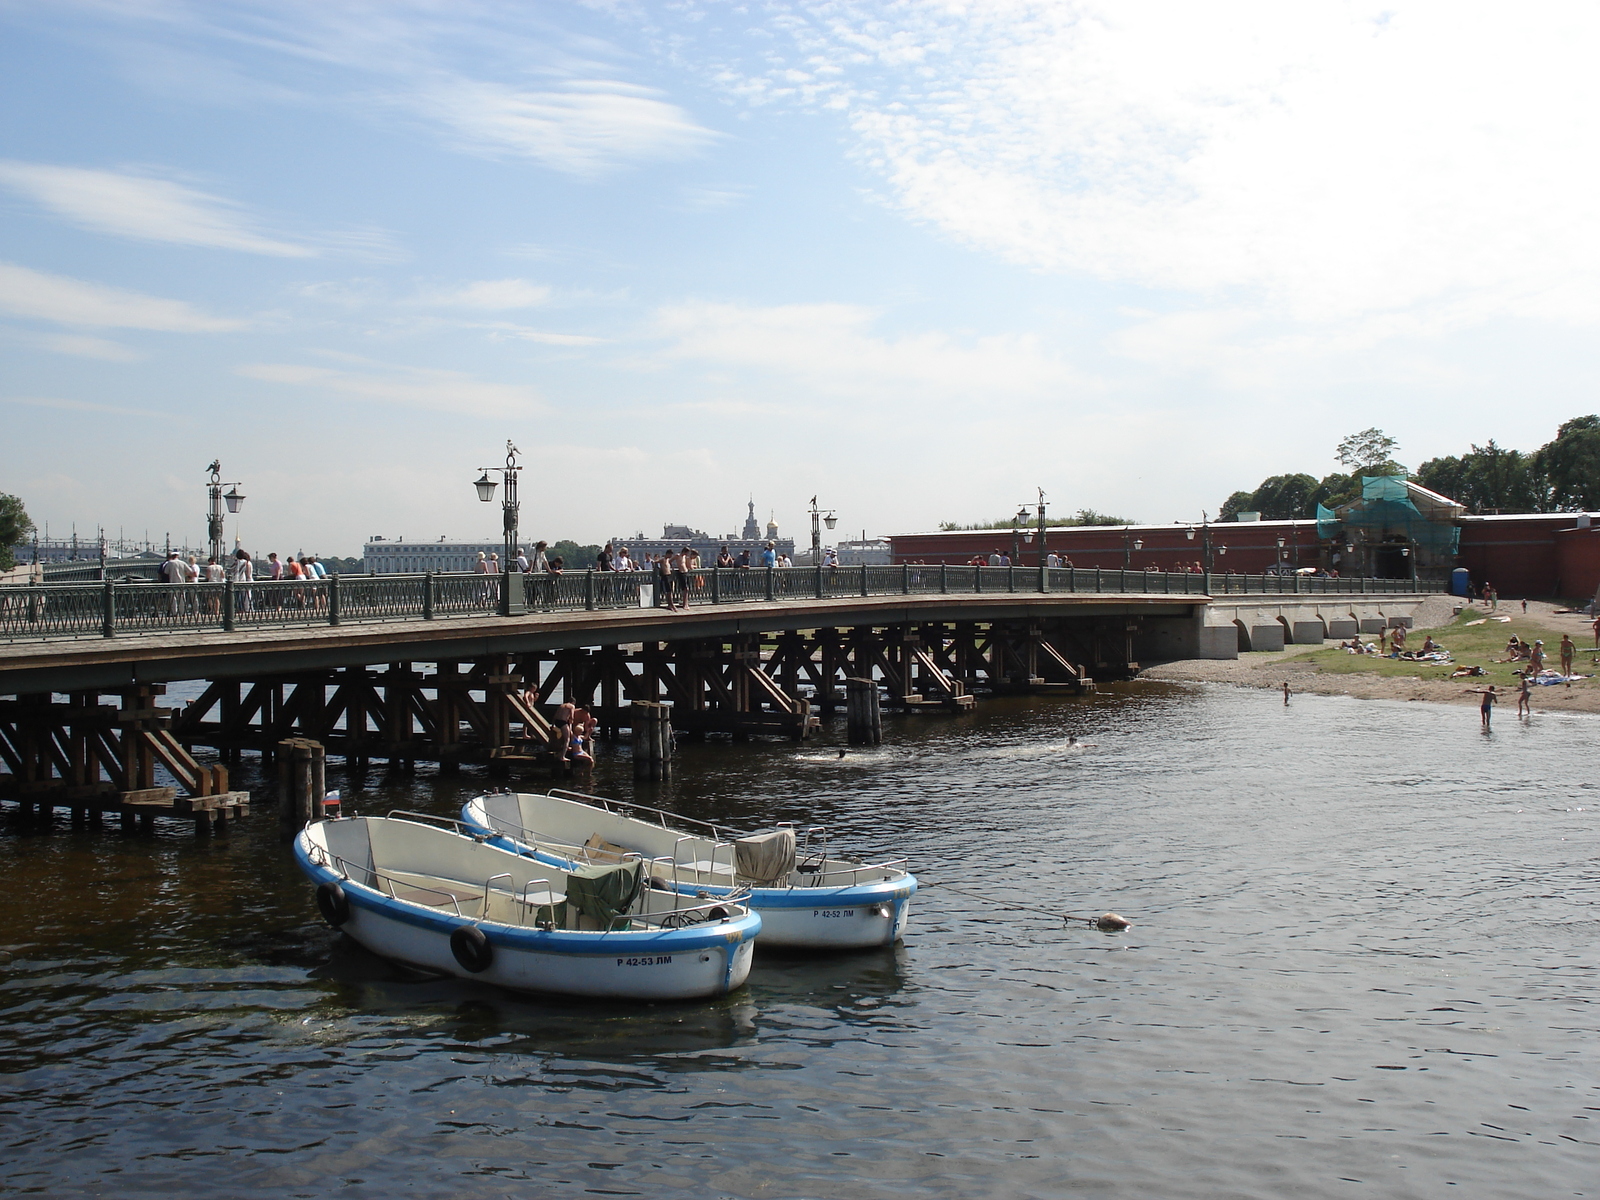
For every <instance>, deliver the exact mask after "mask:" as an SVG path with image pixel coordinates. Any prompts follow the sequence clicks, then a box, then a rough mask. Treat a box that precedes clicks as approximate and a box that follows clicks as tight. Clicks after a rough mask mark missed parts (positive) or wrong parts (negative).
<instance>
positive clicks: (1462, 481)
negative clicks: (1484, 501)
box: [1412, 454, 1467, 504]
mask: <svg viewBox="0 0 1600 1200" xmlns="http://www.w3.org/2000/svg"><path fill="white" fill-rule="evenodd" d="M1412 479H1414V480H1415V481H1416V482H1417V483H1418V484H1419V485H1420V486H1422V487H1425V488H1427V489H1428V490H1429V491H1430V492H1438V493H1439V494H1440V495H1441V496H1449V497H1450V499H1452V500H1460V501H1461V503H1463V504H1465V503H1467V501H1466V500H1465V498H1464V496H1463V493H1464V492H1465V491H1466V473H1465V472H1464V471H1463V470H1462V467H1461V460H1460V459H1459V458H1457V457H1456V456H1455V455H1454V454H1449V455H1446V456H1445V457H1443V458H1430V459H1429V460H1428V461H1427V462H1425V463H1423V464H1422V465H1421V466H1420V467H1418V468H1417V473H1416V474H1415V475H1413V476H1412Z"/></svg>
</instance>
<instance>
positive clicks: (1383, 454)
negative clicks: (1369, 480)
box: [1334, 428, 1405, 475]
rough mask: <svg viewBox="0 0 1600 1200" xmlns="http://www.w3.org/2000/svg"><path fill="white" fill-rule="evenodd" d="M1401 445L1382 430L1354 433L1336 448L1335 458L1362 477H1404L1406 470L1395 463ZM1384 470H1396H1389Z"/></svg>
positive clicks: (1365, 430)
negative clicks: (1395, 455) (1395, 453)
mask: <svg viewBox="0 0 1600 1200" xmlns="http://www.w3.org/2000/svg"><path fill="white" fill-rule="evenodd" d="M1399 448H1400V443H1399V442H1397V441H1395V440H1394V439H1393V438H1392V437H1389V436H1388V435H1387V434H1385V433H1384V432H1383V430H1381V429H1376V428H1374V429H1363V430H1362V431H1361V432H1360V433H1352V434H1351V435H1350V436H1349V437H1347V438H1345V439H1344V440H1343V441H1342V442H1340V443H1339V445H1338V446H1337V447H1335V448H1334V457H1335V458H1337V459H1338V460H1339V462H1340V464H1341V465H1342V466H1346V467H1349V468H1351V470H1352V472H1353V473H1359V474H1362V475H1403V474H1405V468H1404V467H1402V466H1400V464H1399V463H1397V462H1395V461H1394V451H1395V450H1397V449H1399ZM1384 468H1394V469H1393V470H1388V469H1384Z"/></svg>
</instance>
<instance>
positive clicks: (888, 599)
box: [0, 566, 1368, 828]
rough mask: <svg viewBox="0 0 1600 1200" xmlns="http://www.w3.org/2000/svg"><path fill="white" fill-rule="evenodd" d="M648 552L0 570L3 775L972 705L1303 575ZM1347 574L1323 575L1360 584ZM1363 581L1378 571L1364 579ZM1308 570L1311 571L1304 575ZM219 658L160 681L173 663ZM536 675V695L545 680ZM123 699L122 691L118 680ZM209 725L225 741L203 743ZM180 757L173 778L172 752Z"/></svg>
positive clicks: (93, 782) (109, 806)
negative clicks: (668, 581) (50, 582)
mask: <svg viewBox="0 0 1600 1200" xmlns="http://www.w3.org/2000/svg"><path fill="white" fill-rule="evenodd" d="M652 582H653V581H652V578H651V577H650V576H649V575H644V574H635V575H618V574H614V573H604V572H581V573H574V574H567V575H561V576H533V575H526V576H524V575H507V576H503V577H498V578H496V577H484V576H461V575H449V576H426V575H424V576H378V577H353V578H352V577H347V578H345V579H330V580H325V581H320V582H317V583H307V582H303V581H296V582H283V583H265V584H253V585H242V586H239V587H235V586H234V585H232V584H215V585H190V586H183V585H176V586H168V585H158V584H134V583H130V584H75V585H61V586H45V587H42V588H12V589H6V591H5V594H4V595H3V596H0V639H8V640H0V697H4V696H11V697H14V698H13V699H9V700H6V699H0V765H3V766H4V767H5V769H6V773H4V774H0V798H4V799H11V800H14V801H16V802H18V803H20V804H22V805H23V806H24V807H25V808H27V809H30V810H31V809H33V808H36V807H37V808H39V809H41V810H44V809H48V808H51V807H66V808H69V809H71V810H72V811H73V813H74V816H75V817H88V816H89V815H90V814H94V813H99V812H104V811H112V812H117V813H119V814H121V816H122V818H123V820H124V822H125V823H127V822H131V821H133V820H136V819H138V818H140V817H143V818H144V819H145V820H146V822H148V819H149V816H150V815H151V814H153V813H155V812H158V811H160V812H165V813H168V814H172V815H182V816H190V817H193V818H194V819H195V820H196V822H197V824H199V825H200V826H201V827H202V828H209V827H210V824H211V823H212V822H213V821H215V820H217V819H219V818H226V817H230V816H237V815H240V814H241V813H242V812H243V811H244V805H245V804H247V803H248V797H247V796H246V795H244V794H243V793H240V792H234V791H230V790H229V787H228V779H227V767H226V764H227V763H230V762H237V761H238V759H239V756H240V754H241V753H242V752H244V751H251V752H254V753H258V754H260V755H262V756H263V758H264V759H270V758H271V756H272V755H273V754H274V753H275V752H276V747H277V746H278V744H279V743H280V742H282V741H284V740H285V739H287V738H295V737H299V738H311V739H315V740H317V741H319V742H321V743H322V744H323V745H324V746H325V747H326V748H327V750H328V751H329V752H330V753H332V754H335V755H342V756H344V757H345V758H346V760H347V761H348V762H349V763H350V764H351V766H352V767H353V768H354V769H355V770H356V771H357V772H358V773H359V772H361V771H364V770H365V769H366V768H367V766H368V764H369V762H370V760H373V759H383V760H386V761H387V762H388V763H389V764H390V766H391V767H397V768H399V769H402V770H410V769H413V768H414V765H415V763H416V761H417V760H419V759H421V760H424V761H433V762H437V763H438V764H439V765H440V769H441V770H443V771H446V772H453V771H456V770H458V769H459V768H460V766H461V764H463V763H479V764H485V765H487V766H488V767H489V768H490V769H491V770H492V771H495V772H504V771H508V770H511V769H514V768H517V767H519V766H528V765H532V764H535V763H537V762H539V761H540V760H541V759H543V758H544V757H545V755H546V747H547V745H548V742H549V737H550V732H551V726H550V723H549V714H550V711H551V708H552V706H553V705H554V704H555V703H557V702H558V699H559V700H569V701H572V702H574V703H578V704H582V705H584V706H585V707H587V708H589V709H590V711H591V712H593V713H594V714H595V716H596V718H597V719H598V721H599V723H600V727H601V731H602V733H603V734H605V735H610V736H615V735H616V734H617V732H618V731H619V730H620V729H621V728H623V727H625V726H626V725H627V722H628V712H629V706H630V705H631V703H632V702H633V701H636V700H643V701H651V702H661V701H666V702H669V703H670V704H671V709H672V724H673V726H674V727H675V728H676V729H677V730H679V731H680V732H681V733H682V734H685V735H689V736H704V735H706V734H728V735H732V736H734V737H738V738H743V737H749V736H752V735H777V736H783V737H788V738H794V739H803V738H805V737H806V736H808V734H809V733H810V732H811V730H813V729H814V728H815V727H816V726H817V724H818V722H819V718H820V717H823V716H827V715H829V714H830V713H831V712H832V711H833V710H834V708H835V707H836V706H839V705H842V703H843V694H842V684H843V681H844V680H845V679H847V678H866V679H873V680H876V681H878V683H879V685H880V687H881V689H882V690H883V693H884V695H885V697H886V701H885V702H886V704H887V705H889V706H890V707H894V708H898V709H900V710H901V711H908V712H930V711H931V712H961V711H965V710H966V709H968V708H969V707H970V706H971V705H972V703H973V697H974V694H975V693H978V692H982V693H989V694H993V693H999V692H1008V691H1010V692H1015V691H1040V690H1059V691H1064V692H1081V691H1084V690H1087V689H1090V688H1092V687H1093V686H1094V684H1093V681H1094V680H1095V679H1097V678H1098V679H1102V680H1103V679H1107V678H1123V677H1126V676H1127V675H1129V674H1130V673H1132V672H1135V671H1136V670H1137V669H1138V663H1139V661H1140V657H1141V656H1148V657H1149V658H1176V657H1185V656H1191V655H1193V654H1196V653H1198V650H1197V649H1196V647H1197V646H1198V640H1199V634H1198V631H1199V629H1200V628H1201V626H1202V624H1203V619H1202V618H1203V610H1204V607H1205V606H1206V605H1208V604H1209V603H1210V602H1211V599H1212V593H1213V592H1215V593H1216V594H1219V595H1235V594H1237V595H1260V596H1261V597H1262V598H1263V599H1266V598H1268V597H1271V596H1277V597H1279V598H1283V593H1284V592H1285V590H1286V584H1287V583H1288V581H1287V580H1284V579H1281V578H1278V577H1272V576H1252V577H1244V576H1201V575H1183V574H1171V575H1166V574H1160V573H1156V572H1143V571H1138V572H1135V571H1128V572H1121V571H1081V570H1080V571H1073V570H1070V569H1066V570H1039V569H1021V568H1004V567H1002V568H987V567H986V568H976V567H940V566H931V567H918V566H902V567H865V568H863V567H855V568H838V569H834V570H824V569H813V570H802V569H790V570H782V569H777V570H771V569H769V570H754V571H737V570H735V571H724V570H706V571H700V572H695V573H694V574H693V575H692V576H690V577H689V578H688V579H687V580H686V581H684V582H685V584H686V586H684V587H682V588H681V589H680V590H679V594H678V595H677V596H675V597H674V598H675V599H676V600H678V601H681V602H683V604H684V607H680V608H676V609H667V608H663V607H656V606H655V601H656V600H657V597H655V596H654V595H653V593H652V590H651V584H652ZM1357 583H1358V581H1354V580H1305V579H1298V580H1296V581H1295V585H1296V586H1297V588H1305V589H1306V590H1307V591H1308V592H1309V591H1310V590H1311V589H1312V588H1313V587H1315V585H1316V584H1324V585H1342V586H1338V587H1337V588H1334V587H1326V588H1324V589H1319V590H1318V592H1317V594H1318V595H1319V596H1325V597H1327V598H1330V599H1331V598H1333V597H1332V595H1331V593H1334V592H1335V591H1337V592H1341V593H1342V592H1346V591H1349V592H1356V591H1357V590H1358V588H1357V586H1356V585H1357ZM1359 590H1360V591H1361V593H1362V594H1364V595H1365V594H1367V593H1368V589H1367V588H1366V587H1365V586H1363V587H1361V588H1360V589H1359ZM1292 594H1293V595H1299V594H1301V593H1300V592H1298V591H1297V592H1295V593H1292ZM179 681H205V687H204V689H203V691H202V692H201V694H200V696H199V698H198V699H196V700H194V701H192V702H191V703H188V704H186V705H183V706H181V707H177V708H169V707H161V706H159V700H160V698H161V696H162V694H163V692H164V690H165V685H166V684H168V683H173V682H179ZM531 693H537V700H531V699H530V695H531ZM108 697H109V698H111V699H112V700H114V701H115V702H114V703H106V699H107V698H108ZM196 746H206V747H211V748H213V749H215V750H217V751H218V752H219V756H220V758H221V759H222V764H223V765H217V766H211V767H207V766H204V765H203V764H201V763H199V762H198V761H197V760H195V758H194V757H193V755H192V753H191V750H192V749H193V748H194V747H196ZM158 765H159V766H160V767H161V768H163V769H164V770H165V772H166V774H167V775H169V776H170V778H171V782H170V783H168V784H166V785H165V786H158V783H157V777H156V768H157V766H158Z"/></svg>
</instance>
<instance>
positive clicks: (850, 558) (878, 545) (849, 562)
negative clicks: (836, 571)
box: [834, 538, 890, 567]
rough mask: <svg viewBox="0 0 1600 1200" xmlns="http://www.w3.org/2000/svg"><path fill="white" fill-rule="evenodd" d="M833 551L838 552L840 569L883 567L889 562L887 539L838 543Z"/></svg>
mask: <svg viewBox="0 0 1600 1200" xmlns="http://www.w3.org/2000/svg"><path fill="white" fill-rule="evenodd" d="M834 549H836V550H838V551H839V565H840V566H841V567H860V566H868V567H876V566H883V565H885V564H887V563H888V562H889V561H890V559H889V539H888V538H866V539H864V540H860V541H856V540H851V541H845V542H840V543H839V544H838V545H837V546H835V547H834Z"/></svg>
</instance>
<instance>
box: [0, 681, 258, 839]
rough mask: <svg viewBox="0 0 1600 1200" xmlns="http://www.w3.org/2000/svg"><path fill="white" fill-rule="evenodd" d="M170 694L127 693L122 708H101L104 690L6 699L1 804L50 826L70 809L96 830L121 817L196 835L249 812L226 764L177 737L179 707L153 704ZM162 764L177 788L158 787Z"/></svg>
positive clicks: (151, 690) (158, 687) (1, 703)
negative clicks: (185, 826) (178, 824)
mask: <svg viewBox="0 0 1600 1200" xmlns="http://www.w3.org/2000/svg"><path fill="white" fill-rule="evenodd" d="M165 691H166V688H165V686H164V685H162V684H142V685H136V686H131V687H127V688H124V689H123V690H122V691H121V693H120V695H119V697H118V698H119V700H120V704H118V705H110V704H103V703H101V693H100V692H98V691H76V692H72V693H69V694H68V695H67V697H66V702H65V703H60V702H57V701H56V700H55V699H54V697H53V695H52V694H50V693H30V694H25V695H21V696H19V697H17V698H16V699H15V700H0V763H3V764H4V765H5V766H6V767H7V768H8V773H6V774H3V775H0V799H4V800H11V801H14V802H15V803H16V804H17V805H18V807H19V809H20V810H21V814H22V816H23V817H24V818H29V819H33V820H36V821H41V822H44V823H46V824H47V823H48V822H49V821H50V820H51V818H52V817H53V815H54V810H55V809H56V808H58V807H59V808H65V809H67V810H68V812H69V814H70V818H71V821H72V824H73V825H74V826H80V827H81V826H84V825H87V824H90V823H91V822H93V823H96V824H98V822H99V819H100V815H101V814H102V813H107V812H110V813H116V814H118V815H119V816H120V817H121V819H122V825H123V828H124V829H132V828H133V827H134V825H135V823H137V825H138V826H139V827H140V828H142V829H145V830H149V829H150V828H152V823H153V821H154V818H155V817H156V816H158V815H160V816H171V817H183V818H187V819H190V820H192V821H193V822H194V824H195V827H196V831H197V832H210V830H211V828H212V826H213V824H214V823H215V822H216V821H218V820H219V819H226V818H227V817H236V816H242V815H244V813H245V812H247V811H248V808H249V799H250V798H249V796H248V794H246V793H244V792H235V791H232V790H230V789H229V786H228V770H227V767H226V766H224V765H222V764H217V765H214V766H209V767H208V766H205V765H203V764H201V763H199V762H197V761H196V760H195V759H194V757H193V756H192V755H191V754H190V753H189V752H188V750H187V749H186V748H185V747H184V746H182V745H181V744H179V742H178V741H177V740H176V738H174V736H173V734H172V732H171V728H170V726H171V722H172V710H170V709H167V708H158V707H156V700H157V698H158V697H160V696H161V694H162V693H163V692H165ZM158 764H159V766H160V767H161V768H162V769H163V770H164V771H165V772H166V773H167V774H168V775H169V776H170V777H171V778H172V779H173V781H174V785H173V786H165V785H163V786H158V785H157V781H156V770H157V766H158Z"/></svg>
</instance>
